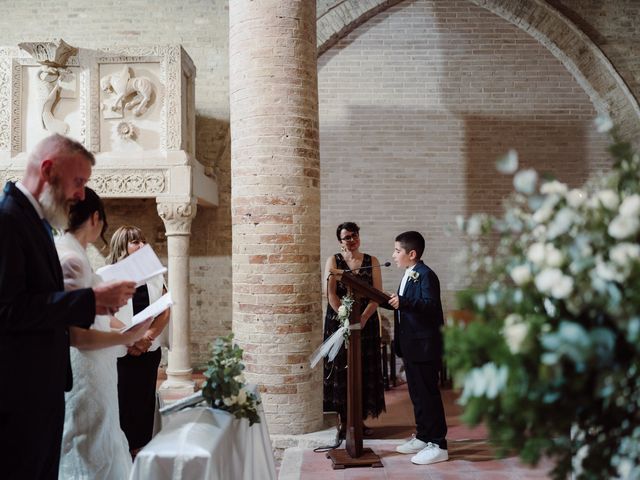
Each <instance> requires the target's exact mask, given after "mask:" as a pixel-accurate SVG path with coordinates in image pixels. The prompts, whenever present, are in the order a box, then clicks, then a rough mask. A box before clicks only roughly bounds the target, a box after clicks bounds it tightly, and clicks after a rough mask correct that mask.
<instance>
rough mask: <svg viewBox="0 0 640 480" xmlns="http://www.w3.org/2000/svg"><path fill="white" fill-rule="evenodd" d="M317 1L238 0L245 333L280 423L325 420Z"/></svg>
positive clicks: (237, 198) (237, 268)
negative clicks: (312, 363) (314, 355)
mask: <svg viewBox="0 0 640 480" xmlns="http://www.w3.org/2000/svg"><path fill="white" fill-rule="evenodd" d="M315 3H316V2H315V1H313V0H260V1H251V0H230V2H229V83H230V85H229V87H230V89H229V90H230V91H229V94H230V114H231V174H232V175H231V176H232V181H231V208H232V213H231V215H232V232H233V253H232V259H233V332H234V334H235V339H236V341H237V342H238V344H239V345H240V346H241V347H242V348H244V350H245V364H246V366H247V370H246V371H247V377H248V380H249V381H250V382H252V383H256V384H258V385H259V389H260V392H261V395H262V400H263V404H264V409H265V412H266V415H267V420H268V422H269V431H270V432H271V433H274V434H283V433H290V434H299V433H306V432H309V431H313V430H317V429H318V428H319V427H320V425H321V422H322V393H321V392H322V380H321V373H320V372H319V371H318V370H316V371H314V372H312V371H311V370H310V368H309V362H308V358H309V355H310V354H311V352H312V349H313V347H315V346H317V345H318V344H319V342H320V340H321V336H322V334H321V330H322V314H321V275H320V185H319V181H320V170H319V167H320V165H319V150H318V87H317V67H316V19H315V13H316V5H315Z"/></svg>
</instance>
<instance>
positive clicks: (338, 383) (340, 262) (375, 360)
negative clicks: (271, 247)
mask: <svg viewBox="0 0 640 480" xmlns="http://www.w3.org/2000/svg"><path fill="white" fill-rule="evenodd" d="M335 259H336V266H337V268H340V269H348V268H349V266H348V265H347V262H346V260H345V259H344V257H343V256H342V254H340V253H337V254H336V255H335ZM369 266H371V256H370V255H367V254H365V255H364V258H363V259H362V267H369ZM362 267H361V268H362ZM357 276H358V278H359V279H360V280H363V281H365V282H367V283H368V284H369V285H373V276H372V272H371V268H366V269H364V270H359V271H358V273H357ZM337 289H338V292H337V293H338V297H339V298H342V297H344V296H345V295H346V294H347V287H345V286H344V285H343V284H342V283H341V282H338V283H337ZM368 303H369V301H368V300H367V299H363V300H362V301H361V302H360V305H359V308H360V312H363V311H364V309H365V308H366V307H367V304H368ZM357 305H358V304H354V308H356V306H357ZM340 327H341V324H340V321H339V320H338V319H337V313H336V312H335V311H334V310H333V308H331V305H327V314H326V317H325V320H324V339H325V340H326V339H327V338H329V337H330V336H331V335H332V334H333V333H334V332H335V331H336V330H337V329H338V328H340ZM360 338H361V344H362V346H361V352H362V418H363V419H364V418H366V417H377V416H378V415H380V413H381V412H384V411H385V404H384V384H383V382H382V360H381V354H380V322H379V320H378V316H377V315H376V314H375V313H374V314H373V315H372V316H371V318H369V320H368V321H367V324H366V325H365V327H364V328H363V329H362V331H361V335H360ZM323 384H324V402H323V406H324V411H325V412H338V413H339V414H340V420H341V421H342V422H343V424H344V423H346V419H347V352H346V350H345V348H344V347H342V348H341V349H340V352H338V355H337V356H336V358H335V359H334V360H333V362H329V361H327V359H326V358H325V360H324V379H323Z"/></svg>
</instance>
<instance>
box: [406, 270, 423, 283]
mask: <svg viewBox="0 0 640 480" xmlns="http://www.w3.org/2000/svg"><path fill="white" fill-rule="evenodd" d="M407 275H409V279H410V280H411V281H412V282H417V281H418V278H419V277H420V272H416V271H415V270H411V271H410V272H409V273H408V274H407Z"/></svg>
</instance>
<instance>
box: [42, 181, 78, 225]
mask: <svg viewBox="0 0 640 480" xmlns="http://www.w3.org/2000/svg"><path fill="white" fill-rule="evenodd" d="M38 202H39V203H40V206H41V207H42V212H43V213H44V218H45V219H46V220H47V221H48V222H49V224H50V225H51V226H52V227H53V228H55V229H56V230H64V229H65V228H67V225H68V224H69V208H70V206H71V202H69V201H68V200H67V199H65V198H64V190H63V189H62V188H60V182H59V181H58V179H54V180H53V182H52V183H47V184H46V185H45V186H44V189H43V190H42V193H41V194H40V196H39V197H38Z"/></svg>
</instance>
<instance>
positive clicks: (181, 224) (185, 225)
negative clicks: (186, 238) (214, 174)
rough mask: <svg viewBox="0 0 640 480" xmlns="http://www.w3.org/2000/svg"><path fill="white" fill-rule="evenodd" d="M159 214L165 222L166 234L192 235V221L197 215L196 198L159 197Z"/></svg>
mask: <svg viewBox="0 0 640 480" xmlns="http://www.w3.org/2000/svg"><path fill="white" fill-rule="evenodd" d="M157 208H158V215H159V216H160V218H161V219H162V221H163V222H164V228H165V230H166V235H167V236H168V237H169V236H172V235H190V234H191V222H192V221H193V219H194V217H195V216H196V211H197V204H196V199H195V198H190V199H188V198H187V199H164V198H158V199H157Z"/></svg>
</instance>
